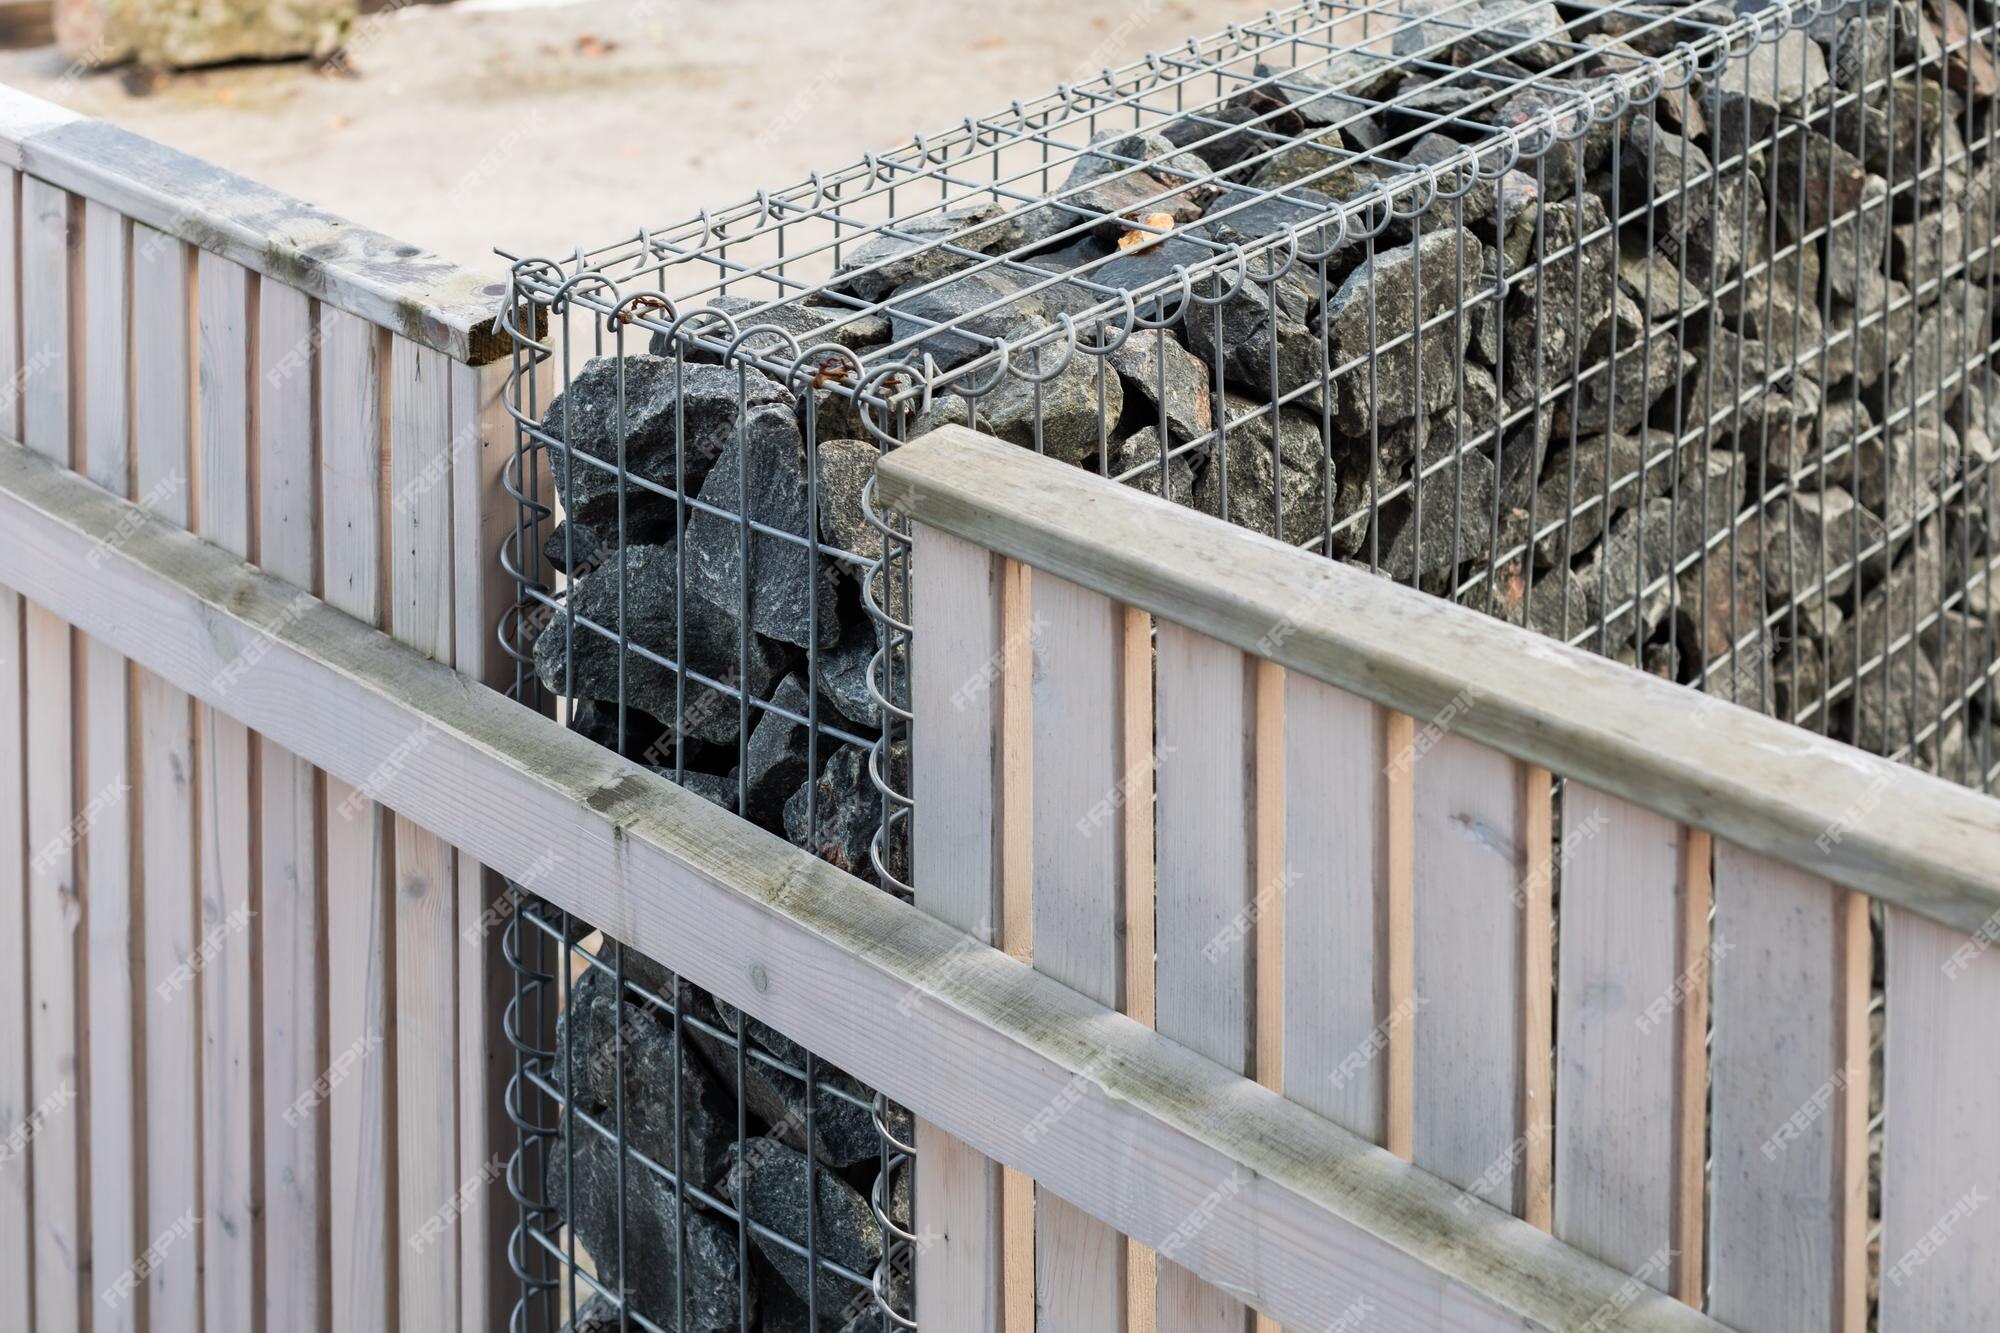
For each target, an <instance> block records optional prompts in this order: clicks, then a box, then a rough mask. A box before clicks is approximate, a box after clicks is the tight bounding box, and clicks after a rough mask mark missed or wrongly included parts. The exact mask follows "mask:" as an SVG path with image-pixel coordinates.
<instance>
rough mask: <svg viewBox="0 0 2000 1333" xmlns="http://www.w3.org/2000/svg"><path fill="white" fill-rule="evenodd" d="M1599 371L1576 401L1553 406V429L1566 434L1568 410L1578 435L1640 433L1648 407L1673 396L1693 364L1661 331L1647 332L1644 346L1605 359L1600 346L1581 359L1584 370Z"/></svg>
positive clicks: (1585, 382) (1580, 386) (1579, 391)
mask: <svg viewBox="0 0 2000 1333" xmlns="http://www.w3.org/2000/svg"><path fill="white" fill-rule="evenodd" d="M1592 362H1596V363H1598V364H1599V365H1600V366H1602V367H1604V368H1603V369H1600V370H1598V371H1597V373H1595V374H1592V375H1590V376H1589V377H1588V378H1585V379H1583V380H1582V381H1581V382H1580V383H1579V384H1578V386H1577V392H1576V394H1575V401H1574V404H1572V403H1571V402H1570V401H1568V400H1564V401H1560V402H1558V403H1557V405H1556V417H1555V429H1556V433H1557V434H1559V435H1560V434H1564V433H1566V432H1567V431H1568V430H1569V429H1570V419H1571V413H1572V409H1573V410H1574V415H1575V429H1576V430H1577V432H1578V433H1579V434H1587V433H1592V432H1602V431H1603V430H1604V429H1605V428H1606V426H1607V424H1608V425H1609V427H1610V429H1611V430H1613V431H1618V432H1630V431H1635V430H1637V429H1639V426H1640V425H1641V423H1643V422H1644V421H1645V419H1646V415H1647V413H1649V412H1650V411H1651V410H1652V407H1653V404H1654V403H1657V402H1659V401H1660V400H1661V399H1662V398H1664V397H1666V396H1668V395H1670V394H1673V393H1675V392H1677V391H1678V390H1679V389H1680V385H1681V381H1682V380H1683V379H1684V378H1686V376H1687V375H1688V373H1689V372H1690V371H1692V370H1693V369H1694V368H1695V366H1696V365H1697V364H1698V363H1697V360H1696V358H1695V356H1694V355H1693V354H1692V353H1689V352H1683V351H1682V350H1681V345H1680V340H1679V339H1677V338H1675V337H1674V335H1673V334H1671V333H1669V332H1666V331H1665V330H1655V331H1652V332H1651V333H1650V334H1649V335H1648V337H1647V339H1646V341H1645V344H1644V345H1643V346H1631V347H1626V348H1623V349H1621V350H1620V351H1619V353H1618V355H1617V356H1616V357H1615V358H1611V357H1608V356H1607V355H1606V353H1605V351H1604V350H1603V349H1602V348H1601V345H1600V344H1597V343H1593V344H1592V347H1591V349H1590V350H1589V351H1587V352H1586V353H1585V364H1586V365H1588V364H1590V363H1592Z"/></svg>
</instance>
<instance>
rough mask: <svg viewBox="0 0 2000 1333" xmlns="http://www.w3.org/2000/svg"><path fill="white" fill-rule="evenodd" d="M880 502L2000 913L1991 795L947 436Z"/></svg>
mask: <svg viewBox="0 0 2000 1333" xmlns="http://www.w3.org/2000/svg"><path fill="white" fill-rule="evenodd" d="M878 487H879V490H880V495H881V498H882V500H883V502H884V503H886V504H887V505H888V506H889V507H891V508H893V509H895V510H897V511H899V512H901V513H903V514H906V515H908V516H909V517H910V518H912V519H914V520H915V521H917V522H920V523H924V524H927V525H928V526H930V527H933V528H936V529H939V530H940V531H943V532H947V533H950V534H951V535H953V536H955V537H959V538H962V539H964V540H966V541H970V542H973V543H975V544H976V545H979V546H983V547H986V548H988V549H989V550H993V551H997V552H999V553H1000V554H1002V555H1005V556H1008V557H1011V558H1013V559H1016V560H1020V561H1022V562H1024V563H1026V564H1029V565H1032V566H1034V567H1036V568H1039V569H1046V570H1049V571H1051V572H1053V573H1055V574H1058V575H1060V576H1061V577H1063V578H1065V579H1068V580H1070V581H1071V582H1073V583H1076V584H1080V585H1081V586H1083V587H1086V588H1089V589H1092V590H1093V591H1096V592H1099V593H1102V594H1104V595H1105V596H1107V597H1110V598H1113V599H1114V600H1116V601H1119V602H1122V603H1124V604H1126V605H1128V606H1133V607H1137V608H1139V609H1141V610H1144V611H1149V612H1152V613H1154V614H1156V615H1159V616H1162V617H1164V618H1166V619H1169V620H1172V621H1174V622H1176V623H1178V624H1181V625H1185V626H1187V627H1188V628H1190V629H1193V630H1196V631H1198V632H1200V633H1202V634H1205V635H1208V636H1209V637H1211V638H1214V639H1219V640H1221V641H1222V642H1224V643H1228V644H1231V645H1233V646H1235V647H1237V648H1240V649H1242V650H1244V651H1246V652H1249V653H1252V654H1254V655H1256V656H1259V657H1264V658H1268V659H1270V660H1272V661H1275V662H1277V663H1278V664H1280V665H1281V666H1284V667H1286V668H1289V669H1291V670H1294V671H1298V672H1301V673H1303V674H1305V675H1308V676H1311V677H1314V678H1316V679H1318V680H1321V681H1325V682H1327V683H1328V684H1331V685H1334V686H1337V687H1339V688H1341V689H1345V690H1349V691H1352V692H1353V693H1355V694H1358V695H1361V696H1363V697H1364V698H1367V699H1370V700H1373V701H1374V702H1376V703H1378V704H1381V705H1383V706H1385V707H1388V708H1393V709H1395V710H1397V711H1399V712H1403V713H1407V714H1410V715H1412V716H1414V717H1416V718H1418V719H1420V720H1421V719H1424V718H1429V717H1434V716H1437V715H1438V714H1440V713H1442V712H1444V710H1445V709H1446V708H1448V707H1449V708H1451V709H1452V712H1453V717H1452V722H1451V729H1452V731H1453V732H1454V733H1455V734H1457V735H1461V736H1464V737H1467V738H1469V739H1471V740H1474V741H1477V742H1479V743H1481V744H1483V745H1487V746H1490V747H1491V748H1493V749H1496V750H1500V751H1503V752H1505V753H1507V754H1509V755H1512V756H1514V757H1515V758H1517V759H1521V760H1524V761H1526V762H1528V763H1531V764H1537V765H1540V766H1542V767H1544V768H1547V769H1550V770H1552V771H1554V772H1557V773H1562V774H1565V775H1566V776H1569V777H1571V778H1574V779H1576V780H1578V781H1580V782H1583V783H1585V784H1586V785H1588V786H1590V787H1592V788H1594V789H1596V790H1599V791H1602V792H1606V793H1609V794H1611V795H1613V796H1617V797H1619V798H1621V799H1623V800H1626V801H1629V802H1631V803H1632V804H1634V805H1638V806H1642V807H1644V808H1646V809H1649V810H1653V811H1656V812H1658V813H1660V814H1663V815H1666V816H1668V817H1670V818H1672V819H1675V820H1678V821H1680V822H1681V823H1685V824H1688V825H1691V826H1693V827H1696V828H1701V829H1706V830H1709V831H1712V832H1713V833H1715V834H1716V835H1717V836H1719V837H1723V838H1726V839H1728V840H1729V841H1731V842H1734V843H1736V844H1738V845H1739V846H1742V847H1746V848H1749V849H1751V850H1753V851H1756V852H1760V853H1762V854H1764V855H1766V856H1769V857H1771V858H1773V859H1774V860H1778V861H1782V862H1785V863H1787V864H1789V865H1792V866H1795V867H1798V868H1799V869H1802V870H1806V871H1809V872H1811V873H1813V874H1816V875H1821V876H1824V877H1825V878H1827V879H1829V880H1832V881H1833V882H1834V883H1836V884H1841V885H1845V886H1847V887H1849V888H1853V889H1857V890H1860V891H1861V892H1863V893H1867V894H1870V895H1872V896H1874V897H1877V898H1880V899H1882V900H1883V901H1885V902H1889V903H1894V904H1897V905H1899V906H1901V907H1905V908H1907V909H1909V910H1910V911H1912V912H1915V913H1917V914H1919V915H1922V916H1926V917H1929V918H1931V919H1932V920H1935V921H1938V922H1941V923H1943V924H1945V925H1948V926H1952V927H1954V928H1956V929H1958V930H1961V931H1967V932H1972V931H1977V930H1979V929H1980V928H1981V927H1982V926H1985V925H1986V923H1988V922H1989V921H1991V920H1992V919H1993V918H1994V916H1995V913H1996V912H2000V804H1996V803H1995V802H1994V801H1993V800H1992V799H1991V798H1990V797H1986V796H1982V795H1979V794H1977V793H1975V792H1972V791H1968V790H1967V789H1965V788H1963V787H1959V786H1957V785H1955V784H1953V783H1949V782H1945V781H1942V780H1941V779H1938V778H1934V777H1931V776H1929V775H1927V774H1924V773H1921V772H1918V771H1917V770H1916V769H1914V768H1910V767H1907V766H1905V765H1901V764H1895V763H1891V762H1890V761H1889V760H1886V759H1881V758H1877V757H1875V756H1873V755H1869V754H1864V753H1863V752H1861V751H1859V750H1856V749H1854V748H1853V747H1851V746H1847V745H1843V744H1840V743H1839V742H1837V741H1831V740H1827V739H1825V738H1823V737H1820V736H1816V735H1813V734H1812V733H1810V732H1807V731H1804V730H1801V729H1800V728H1798V727H1794V726H1790V725H1788V724H1785V723H1782V722H1778V721H1776V720H1775V719H1772V718H1769V717H1766V716H1764V715H1762V714H1759V713H1753V712H1751V711H1750V710H1748V709H1746V708H1741V707H1738V706H1736V705H1734V704H1726V703H1721V702H1719V701H1716V700H1712V699H1709V698H1707V697H1706V696H1703V695H1699V694H1696V693H1694V692H1693V691H1690V690H1688V689H1687V688H1685V687H1683V686H1678V685H1674V684H1671V683H1669V682H1667V681H1664V680H1661V679H1659V678H1657V677H1654V676H1650V675H1647V674H1645V673H1644V672H1639V671H1634V670H1631V669H1629V668H1627V667H1623V666H1620V665H1619V664H1617V663H1615V662H1612V661H1609V660H1608V659H1605V658H1602V657H1597V656H1594V655H1593V654H1590V653H1587V652H1584V651H1582V650H1581V649H1576V648H1570V647H1567V646H1565V645H1563V644H1559V643H1555V642H1552V641H1550V640H1548V639H1546V638H1543V637H1542V636H1541V635H1538V634H1534V633H1532V632H1530V631H1528V630H1525V629H1522V628H1520V627H1518V626H1514V625H1508V624H1505V623H1503V622H1501V621H1498V620H1494V619H1492V618H1490V617H1487V616H1483V615H1480V614H1478V613H1477V612H1474V611H1470V610H1467V609H1464V608H1461V607H1456V606H1452V605H1449V604H1447V603H1445V602H1442V601H1440V600H1439V599H1437V598H1435V597H1432V596H1429V595H1427V594H1424V593H1421V592H1419V591H1417V590H1415V589H1412V588H1408V587H1404V586H1402V585H1399V584H1395V583H1391V582H1389V581H1388V580H1386V579H1382V578H1378V577H1375V576H1373V575H1370V574H1366V573H1363V572H1362V571H1359V570H1355V569H1349V568H1347V567H1345V566H1343V565H1341V564H1339V563H1337V562H1334V561H1331V560H1322V559H1314V558H1310V557H1307V556H1304V555H1302V554H1301V553H1300V552H1299V551H1298V550H1297V549H1296V548H1293V547H1290V546H1286V545H1284V544H1283V543H1281V542H1277V541H1274V540H1272V539H1271V538H1268V537H1264V536H1261V535H1259V534H1257V533H1254V532H1250V531H1247V530H1245V529H1243V528H1239V527H1235V526H1232V525H1230V524H1227V523H1224V522H1222V521H1221V520H1220V519H1215V518H1210V517H1207V516H1205V515H1202V514H1199V513H1196V512H1194V511H1192V510H1189V509H1187V508H1185V507H1183V506H1180V505H1176V504H1172V503H1170V502H1168V501H1165V500H1162V499H1159V498H1157V497H1154V496H1150V495H1146V494H1144V493H1143V492H1140V491H1137V490H1135V489H1133V488H1131V487H1125V486H1116V485H1113V484H1111V483H1109V482H1107V481H1105V480H1104V479H1103V478H1100V477H1097V476H1094V475H1091V474H1089V473H1085V472H1083V471H1081V470H1079V469H1077V468H1073V467H1069V466H1066V465H1064V464H1061V463H1057V462H1054V461H1052V460H1050V459H1046V458H1043V457H1040V456H1039V455H1036V454H1034V453H1031V452H1029V451H1028V450H1025V449H1021V448H1018V447H1016V446H1014V445H1010V444H1005V443H1003V442H1001V441H999V440H995V439H993V438H992V437H990V436H986V435H980V434H976V433H974V432H972V431H969V430H965V429H962V428H959V427H945V428H943V429H941V430H938V431H935V432H933V433H932V434H930V435H929V436H926V437H925V438H924V439H923V440H921V441H918V442H917V443H915V444H912V445H909V446H906V447H904V448H902V449H898V450H896V451H895V452H894V453H891V454H888V455H887V456H885V457H884V458H883V460H882V463H881V465H880V468H879V481H878Z"/></svg>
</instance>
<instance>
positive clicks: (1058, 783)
mask: <svg viewBox="0 0 2000 1333" xmlns="http://www.w3.org/2000/svg"><path fill="white" fill-rule="evenodd" d="M1032 603H1033V606H1032V612H1031V616H1030V623H1031V624H1032V626H1033V629H1034V633H1033V636H1032V647H1033V659H1034V661H1033V673H1032V678H1033V705H1032V718H1033V722H1032V743H1031V749H1032V763H1033V781H1032V784H1031V785H1032V791H1033V820H1032V822H1033V838H1034V849H1033V868H1034V891H1033V911H1034V939H1035V941H1036V948H1035V955H1034V965H1035V970H1036V971H1038V972H1044V973H1047V974H1048V975H1049V976H1052V977H1054V978H1055V979H1056V980H1058V981H1060V982H1062V984H1063V985H1065V986H1068V987H1069V988H1070V989H1072V990H1075V991H1079V992H1081V993H1082V994H1084V995H1087V996H1089V997H1090V998H1091V999H1093V1000H1096V1001H1097V1002H1098V1003H1099V1004H1103V1005H1108V1006H1113V1007H1115V1006H1116V1005H1117V1004H1118V1002H1119V991H1120V984H1119V980H1120V979H1119V970H1120V968H1119V964H1120V954H1121V952H1122V944H1121V941H1120V927H1121V924H1122V920H1121V918H1122V913H1123V906H1124V883H1123V881H1122V879H1121V877H1120V873H1119V872H1120V868H1121V865H1122V864H1123V863H1124V856H1123V848H1122V847H1121V846H1120V843H1121V842H1122V840H1123V835H1124V833H1125V832H1126V828H1125V822H1124V820H1123V819H1122V802H1123V801H1124V800H1125V799H1126V797H1127V795H1128V775H1126V774H1124V773H1121V772H1120V771H1119V759H1120V756H1121V739H1122V738H1121V736H1120V724H1121V720H1122V710H1121V707H1120V698H1119V695H1120V691H1121V688H1122V684H1123V682H1122V676H1123V667H1124V658H1123V653H1122V645H1121V643H1120V638H1121V634H1122V630H1123V627H1124V614H1123V610H1122V608H1120V607H1119V606H1118V605H1116V604H1115V603H1113V602H1112V601H1110V600H1109V599H1108V598H1105V597H1102V596H1099V595H1098V594H1096V593H1092V592H1088V591H1086V590H1084V589H1082V588H1079V587H1077V586H1076V585H1075V584H1073V583H1068V582H1065V581H1063V580H1061V579H1058V578H1055V577H1052V576H1050V575H1048V574H1046V573H1038V574H1036V576H1035V577H1034V580H1033V592H1032ZM1150 760H1151V756H1150V755H1148V756H1147V761H1146V762H1147V765H1148V767H1150ZM1060 1113H1061V1108H1051V1109H1050V1111H1049V1112H1048V1113H1047V1115H1048V1122H1047V1123H1045V1124H1043V1125H1039V1126H1033V1125H1031V1126H1030V1128H1029V1129H1028V1130H1027V1131H1025V1132H1027V1133H1030V1134H1036V1133H1057V1134H1059V1133H1061V1129H1060V1126H1059V1123H1058V1122H1057V1121H1058V1117H1059V1116H1060ZM1034 1255H1035V1307H1036V1313H1037V1315H1038V1319H1037V1320H1036V1322H1035V1329H1036V1333H1102V1331H1103V1330H1111V1331H1112V1333H1116V1331H1117V1330H1121V1329H1123V1328H1124V1327H1125V1300H1126V1272H1125V1242H1124V1238H1123V1237H1121V1236H1120V1235H1119V1234H1118V1233H1117V1232H1115V1231H1113V1230H1112V1229H1111V1228H1110V1227H1108V1226H1106V1225H1105V1224H1104V1223H1102V1222H1100V1221H1098V1220H1097V1219H1095V1218H1093V1217H1091V1216H1090V1215H1089V1214H1087V1213H1084V1212H1083V1211H1081V1210H1080V1209H1078V1208H1076V1207H1074V1206H1073V1205H1071V1204H1069V1203H1067V1202H1065V1201H1064V1200H1063V1199H1062V1198H1061V1197H1059V1196H1058V1195H1056V1194H1053V1193H1051V1192H1049V1191H1047V1190H1042V1191H1040V1192H1039V1194H1038V1195H1037V1197H1036V1200H1035V1245H1034Z"/></svg>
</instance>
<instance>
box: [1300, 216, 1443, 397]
mask: <svg viewBox="0 0 2000 1333" xmlns="http://www.w3.org/2000/svg"><path fill="white" fill-rule="evenodd" d="M1461 244H1474V243H1472V242H1471V241H1470V238H1468V237H1466V236H1464V234H1463V233H1457V232H1449V231H1437V232H1431V233H1429V234H1427V235H1426V236H1424V237H1423V239H1422V240H1421V241H1413V242H1411V243H1410V244H1409V245H1405V246H1398V247H1396V248H1394V249H1390V250H1384V251H1378V252H1377V253H1376V254H1375V256H1374V258H1373V259H1372V260H1370V261H1368V262H1366V263H1363V264H1362V265H1361V266H1360V267H1359V268H1357V269H1355V270H1354V271H1353V272H1352V273H1350V274H1348V275H1347V279H1346V280H1345V281H1344V282H1342V283H1341V285H1340V289H1339V291H1337V292H1336V293H1334V294H1333V295H1332V296H1331V297H1330V298H1329V299H1328V301H1327V307H1326V311H1325V313H1324V315H1323V316H1322V317H1321V319H1322V327H1323V328H1324V329H1325V331H1326V335H1327V339H1328V342H1329V343H1330V344H1331V347H1332V357H1333V362H1334V365H1335V366H1336V367H1340V366H1346V365H1347V364H1348V363H1349V362H1351V361H1353V360H1354V359H1355V358H1357V357H1361V358H1366V357H1368V356H1369V355H1370V353H1373V368H1374V373H1373V375H1372V376H1371V375H1370V373H1369V370H1370V366H1369V363H1368V362H1367V361H1366V360H1363V361H1362V362H1361V363H1360V364H1358V365H1355V366H1353V367H1352V368H1350V369H1347V370H1345V371H1344V372H1342V373H1341V374H1340V375H1339V376H1338V377H1337V379H1336V382H1335V383H1336V390H1337V392H1336V399H1335V402H1336V409H1335V410H1336V412H1337V414H1338V416H1339V420H1340V424H1341V428H1342V429H1343V430H1344V431H1346V432H1347V433H1349V434H1359V433H1361V432H1363V431H1365V430H1367V429H1368V428H1369V423H1370V422H1371V420H1375V419H1378V418H1379V421H1380V423H1381V424H1382V425H1384V426H1388V425H1392V424H1394V423H1396V422H1400V421H1408V420H1409V419H1410V418H1412V417H1414V416H1416V415H1417V413H1418V411H1419V410H1420V409H1421V410H1423V411H1427V412H1435V411H1438V410H1439V409H1441V408H1443V407H1444V406H1445V405H1446V404H1447V403H1450V402H1451V401H1452V400H1453V398H1454V396H1455V393H1456V384H1457V378H1458V372H1459V368H1460V366H1461V365H1462V364H1463V357H1464V352H1465V341H1466V338H1467V336H1468V330H1467V328H1466V321H1464V320H1462V319H1443V317H1444V316H1447V315H1449V314H1451V313H1452V311H1454V310H1456V309H1458V308H1459V304H1460V286H1459V271H1458V264H1457V259H1458V255H1459V247H1460V245H1461ZM1473 253H1475V254H1476V253H1477V250H1476V245H1475V248H1474V251H1473ZM1477 271H1478V270H1477V269H1476V268H1473V269H1471V270H1469V272H1468V274H1467V277H1468V279H1473V278H1475V277H1476V274H1477ZM1433 320H1440V321H1442V322H1439V323H1436V324H1431V321H1433ZM1420 321H1421V322H1422V323H1424V324H1426V325H1427V327H1425V328H1423V329H1422V331H1421V334H1420V335H1419V333H1418V325H1419V322H1420ZM1392 344H1393V345H1392ZM1420 353H1421V355H1420ZM1419 380H1421V386H1420V385H1419ZM1371 381H1372V382H1371ZM1420 388H1421V392H1422V402H1421V403H1419V401H1418V393H1419V389H1420Z"/></svg>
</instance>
